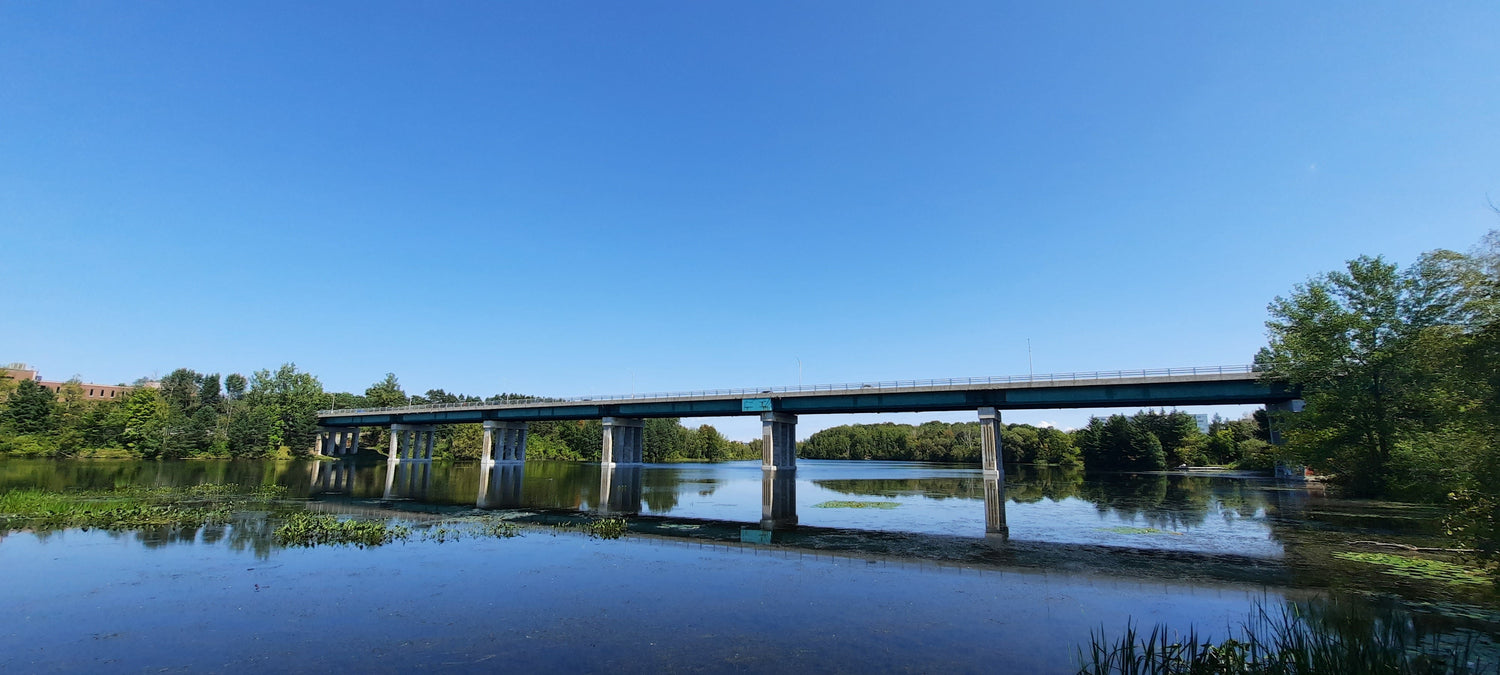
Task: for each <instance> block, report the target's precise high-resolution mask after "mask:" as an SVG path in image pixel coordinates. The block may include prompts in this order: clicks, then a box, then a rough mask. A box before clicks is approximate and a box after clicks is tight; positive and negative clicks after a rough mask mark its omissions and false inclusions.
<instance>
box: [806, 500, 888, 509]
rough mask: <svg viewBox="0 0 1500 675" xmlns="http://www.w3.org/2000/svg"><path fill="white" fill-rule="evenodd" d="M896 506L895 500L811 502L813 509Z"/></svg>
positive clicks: (884, 507)
mask: <svg viewBox="0 0 1500 675" xmlns="http://www.w3.org/2000/svg"><path fill="white" fill-rule="evenodd" d="M897 506H900V504H899V503H897V502H849V501H831V502H822V503H820V504H813V508H815V509H894V508H896V507H897Z"/></svg>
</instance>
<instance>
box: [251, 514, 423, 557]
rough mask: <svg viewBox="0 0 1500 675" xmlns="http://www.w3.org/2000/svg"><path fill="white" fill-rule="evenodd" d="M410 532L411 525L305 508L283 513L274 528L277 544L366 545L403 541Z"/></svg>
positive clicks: (381, 544)
mask: <svg viewBox="0 0 1500 675" xmlns="http://www.w3.org/2000/svg"><path fill="white" fill-rule="evenodd" d="M410 536H411V529H410V528H407V527H406V526H403V525H392V524H390V523H386V522H376V521H369V520H358V519H354V518H338V517H336V516H330V515H327V514H321V513H307V512H306V511H296V512H292V513H289V514H287V515H286V518H285V520H283V522H282V524H281V525H280V526H278V527H277V528H276V532H275V537H276V543H277V544H280V545H282V546H291V547H312V546H330V545H332V546H346V545H352V546H357V547H359V548H366V547H372V546H384V545H386V544H389V543H391V542H394V541H405V540H406V539H407V538H408V537H410Z"/></svg>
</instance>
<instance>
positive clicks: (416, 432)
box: [386, 424, 437, 462]
mask: <svg viewBox="0 0 1500 675" xmlns="http://www.w3.org/2000/svg"><path fill="white" fill-rule="evenodd" d="M436 443H437V428H436V427H433V426H432V425H430V424H424V425H415V424H392V425H391V449H390V455H388V456H387V457H386V461H389V462H430V461H432V449H433V446H434V445H436Z"/></svg>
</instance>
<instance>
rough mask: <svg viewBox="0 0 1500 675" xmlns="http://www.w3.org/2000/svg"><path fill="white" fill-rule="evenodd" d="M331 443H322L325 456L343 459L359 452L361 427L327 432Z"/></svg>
mask: <svg viewBox="0 0 1500 675" xmlns="http://www.w3.org/2000/svg"><path fill="white" fill-rule="evenodd" d="M326 433H327V435H328V437H329V439H330V441H329V442H325V443H322V446H323V451H324V454H327V455H329V456H330V457H342V456H344V455H352V454H354V453H356V452H359V427H354V428H353V429H352V430H351V429H339V430H336V431H329V432H326Z"/></svg>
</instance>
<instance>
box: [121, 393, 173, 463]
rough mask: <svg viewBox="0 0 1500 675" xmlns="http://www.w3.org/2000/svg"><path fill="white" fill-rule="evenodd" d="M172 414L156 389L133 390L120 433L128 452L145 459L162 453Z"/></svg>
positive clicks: (126, 400)
mask: <svg viewBox="0 0 1500 675" xmlns="http://www.w3.org/2000/svg"><path fill="white" fill-rule="evenodd" d="M169 413H170V409H169V408H168V406H167V403H166V401H164V400H162V397H161V393H160V392H158V391H157V390H156V389H153V388H151V387H136V388H135V389H132V390H131V392H130V396H129V397H127V398H126V399H125V429H124V431H123V432H121V434H120V441H121V443H122V444H123V445H124V446H125V449H126V450H130V451H131V452H136V453H140V454H141V455H142V456H143V457H155V456H157V455H159V454H161V451H162V445H163V440H164V436H165V434H164V432H165V431H166V424H167V416H168V414H169Z"/></svg>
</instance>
